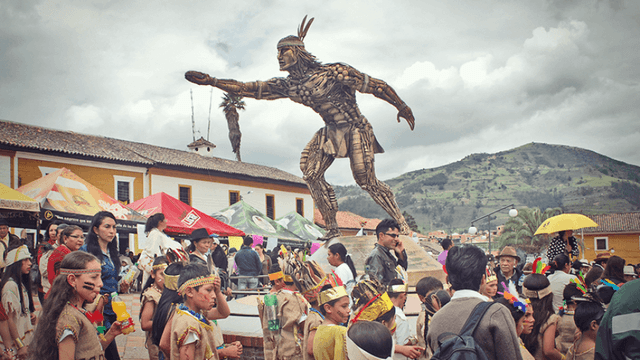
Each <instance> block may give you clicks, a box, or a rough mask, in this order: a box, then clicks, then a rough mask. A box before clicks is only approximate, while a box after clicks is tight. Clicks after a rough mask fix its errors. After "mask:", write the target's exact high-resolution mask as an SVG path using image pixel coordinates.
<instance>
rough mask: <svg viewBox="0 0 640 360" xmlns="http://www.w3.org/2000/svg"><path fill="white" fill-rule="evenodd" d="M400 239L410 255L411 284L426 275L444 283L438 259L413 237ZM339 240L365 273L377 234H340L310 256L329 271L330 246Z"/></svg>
mask: <svg viewBox="0 0 640 360" xmlns="http://www.w3.org/2000/svg"><path fill="white" fill-rule="evenodd" d="M400 240H402V242H403V243H404V248H405V250H406V251H407V256H408V257H409V269H408V271H407V274H408V276H409V286H416V284H417V283H418V281H420V279H422V278H423V277H425V276H433V277H435V278H437V279H439V280H440V281H442V282H443V283H444V282H445V276H446V275H445V273H444V271H443V270H442V265H441V264H440V263H439V262H438V261H436V260H435V259H434V258H433V257H431V255H429V254H427V252H426V251H424V249H422V247H421V246H420V245H418V244H417V243H415V242H414V241H413V240H412V238H410V237H408V236H404V235H400ZM337 242H339V243H342V245H344V246H345V247H346V248H347V253H348V254H349V255H351V260H353V264H354V265H355V266H356V271H357V272H358V275H362V274H364V264H365V261H366V260H367V257H369V254H370V253H371V250H373V247H374V246H375V244H376V243H377V242H378V239H377V237H376V236H375V235H367V236H340V237H336V238H333V239H331V240H329V241H327V242H325V243H324V244H323V245H322V246H321V247H320V248H319V249H318V250H317V251H316V252H315V253H314V254H313V255H312V256H311V258H310V259H311V260H315V261H317V262H318V264H320V266H321V267H322V270H324V271H325V272H329V271H330V270H331V269H332V266H331V265H329V262H328V261H327V252H328V249H329V246H331V245H333V244H335V243H337Z"/></svg>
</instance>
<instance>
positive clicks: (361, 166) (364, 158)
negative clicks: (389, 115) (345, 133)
mask: <svg viewBox="0 0 640 360" xmlns="http://www.w3.org/2000/svg"><path fill="white" fill-rule="evenodd" d="M366 136H367V134H366V132H361V131H359V130H358V129H355V130H353V132H352V136H351V151H350V152H349V160H351V171H352V172H353V177H354V179H355V180H356V183H357V184H358V185H359V186H360V187H361V188H362V189H363V190H364V191H366V192H368V193H369V195H370V196H371V198H372V199H373V201H375V202H376V204H378V205H380V206H381V207H382V208H383V209H384V211H386V212H387V214H389V216H391V217H392V218H393V219H394V220H395V221H397V222H398V225H400V229H399V230H400V233H401V234H404V235H408V234H409V233H410V232H411V229H410V228H409V225H408V224H407V221H406V220H405V218H404V216H402V213H401V212H400V209H399V208H398V204H397V203H396V198H395V196H394V195H393V192H392V191H391V188H390V187H389V185H387V184H385V183H383V182H382V181H380V180H378V179H377V178H376V172H375V167H374V157H373V152H372V150H371V146H369V144H367V143H368V141H367V138H366ZM363 140H364V141H363Z"/></svg>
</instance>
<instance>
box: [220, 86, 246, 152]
mask: <svg viewBox="0 0 640 360" xmlns="http://www.w3.org/2000/svg"><path fill="white" fill-rule="evenodd" d="M245 105H246V104H245V103H244V101H243V100H242V96H239V95H237V94H235V93H224V96H223V97H222V102H221V103H220V107H221V108H222V111H224V116H225V117H226V118H227V126H228V127H229V141H231V147H232V149H233V152H234V154H236V159H237V160H238V161H242V160H241V159H240V139H241V138H242V133H241V132H240V123H239V120H240V115H239V114H238V110H244V107H245Z"/></svg>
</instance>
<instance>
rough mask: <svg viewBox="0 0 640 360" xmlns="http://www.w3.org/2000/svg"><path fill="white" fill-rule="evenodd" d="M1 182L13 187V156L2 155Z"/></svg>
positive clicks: (0, 156) (0, 161)
mask: <svg viewBox="0 0 640 360" xmlns="http://www.w3.org/2000/svg"><path fill="white" fill-rule="evenodd" d="M0 183H1V184H4V185H6V186H8V187H11V157H9V156H4V155H0Z"/></svg>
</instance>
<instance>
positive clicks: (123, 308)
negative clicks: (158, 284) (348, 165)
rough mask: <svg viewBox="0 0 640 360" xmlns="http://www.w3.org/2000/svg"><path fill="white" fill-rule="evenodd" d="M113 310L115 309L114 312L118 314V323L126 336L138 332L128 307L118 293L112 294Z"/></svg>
mask: <svg viewBox="0 0 640 360" xmlns="http://www.w3.org/2000/svg"><path fill="white" fill-rule="evenodd" d="M111 308H113V312H114V313H116V316H117V317H118V321H120V328H121V329H122V333H123V334H125V335H126V334H129V333H132V332H134V331H135V330H136V329H135V326H134V324H133V319H131V315H129V313H128V312H127V305H125V303H124V301H122V299H120V297H119V296H118V293H117V292H112V293H111Z"/></svg>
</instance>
